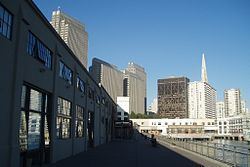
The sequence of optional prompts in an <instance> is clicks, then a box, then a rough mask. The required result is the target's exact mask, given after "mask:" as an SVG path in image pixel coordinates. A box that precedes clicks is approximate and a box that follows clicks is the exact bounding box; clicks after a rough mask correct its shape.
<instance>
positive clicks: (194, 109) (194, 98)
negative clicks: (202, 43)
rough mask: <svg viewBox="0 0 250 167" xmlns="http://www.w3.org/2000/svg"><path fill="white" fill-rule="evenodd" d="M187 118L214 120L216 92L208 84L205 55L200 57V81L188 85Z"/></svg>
mask: <svg viewBox="0 0 250 167" xmlns="http://www.w3.org/2000/svg"><path fill="white" fill-rule="evenodd" d="M188 101H189V118H199V119H202V118H213V119H214V118H216V90H215V89H214V88H213V87H212V86H211V85H210V84H209V83H208V77H207V71H206V61H205V55H204V54H203V55H202V67H201V81H194V82H190V83H189V84H188Z"/></svg>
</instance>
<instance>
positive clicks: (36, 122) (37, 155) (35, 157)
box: [19, 84, 51, 167]
mask: <svg viewBox="0 0 250 167" xmlns="http://www.w3.org/2000/svg"><path fill="white" fill-rule="evenodd" d="M49 101H50V99H49V95H48V93H45V92H44V91H42V90H39V89H37V88H33V87H32V86H29V85H28V84H27V85H26V84H25V85H23V86H22V93H21V110H20V126H19V147H20V166H21V167H24V166H36V165H41V164H44V163H49V162H50V143H51V142H50V132H51V130H50V125H51V122H50V120H51V119H50V111H51V110H50V109H49V108H50V106H49V105H50V103H49Z"/></svg>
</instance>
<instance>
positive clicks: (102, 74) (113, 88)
mask: <svg viewBox="0 0 250 167" xmlns="http://www.w3.org/2000/svg"><path fill="white" fill-rule="evenodd" d="M89 72H90V75H91V76H92V77H93V78H94V80H95V81H96V82H97V83H101V84H102V86H103V87H104V88H105V89H106V91H107V92H108V93H109V95H110V96H111V97H112V99H113V100H114V101H115V102H117V97H118V96H123V72H122V71H120V70H119V69H118V68H117V67H116V66H115V65H112V64H109V63H107V62H105V61H103V60H100V59H97V58H94V59H93V60H92V66H91V67H90V70H89Z"/></svg>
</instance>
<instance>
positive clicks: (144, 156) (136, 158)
mask: <svg viewBox="0 0 250 167" xmlns="http://www.w3.org/2000/svg"><path fill="white" fill-rule="evenodd" d="M51 166H53V167H75V166H76V167H81V166H82V167H85V166H86V167H164V166H165V167H167V166H170V167H182V166H185V167H189V166H190V167H194V166H199V165H197V164H196V163H194V162H193V161H191V160H189V159H186V158H184V157H183V156H180V155H179V154H177V153H175V152H173V151H171V150H169V149H167V148H165V147H163V146H160V145H158V146H157V147H152V146H151V143H150V141H149V140H146V139H144V138H143V137H142V136H141V135H140V134H135V135H134V138H133V139H131V140H115V141H113V142H111V143H109V144H105V145H102V146H99V147H96V148H94V149H90V150H88V151H87V152H84V153H80V154H78V155H76V156H74V157H70V158H68V159H65V160H62V161H59V162H57V163H56V164H53V165H51Z"/></svg>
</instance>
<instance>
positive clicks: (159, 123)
mask: <svg viewBox="0 0 250 167" xmlns="http://www.w3.org/2000/svg"><path fill="white" fill-rule="evenodd" d="M141 124H142V125H143V124H144V122H142V123H141ZM152 125H156V122H152ZM157 125H161V122H158V124H157ZM165 125H168V122H165ZM172 125H178V124H176V123H175V122H173V124H172ZM179 125H184V124H182V123H181V122H180V123H179ZM185 125H188V123H187V122H185ZM190 125H197V123H196V122H193V123H192V122H190ZM202 125H205V122H202ZM207 125H214V122H208V123H207Z"/></svg>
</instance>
